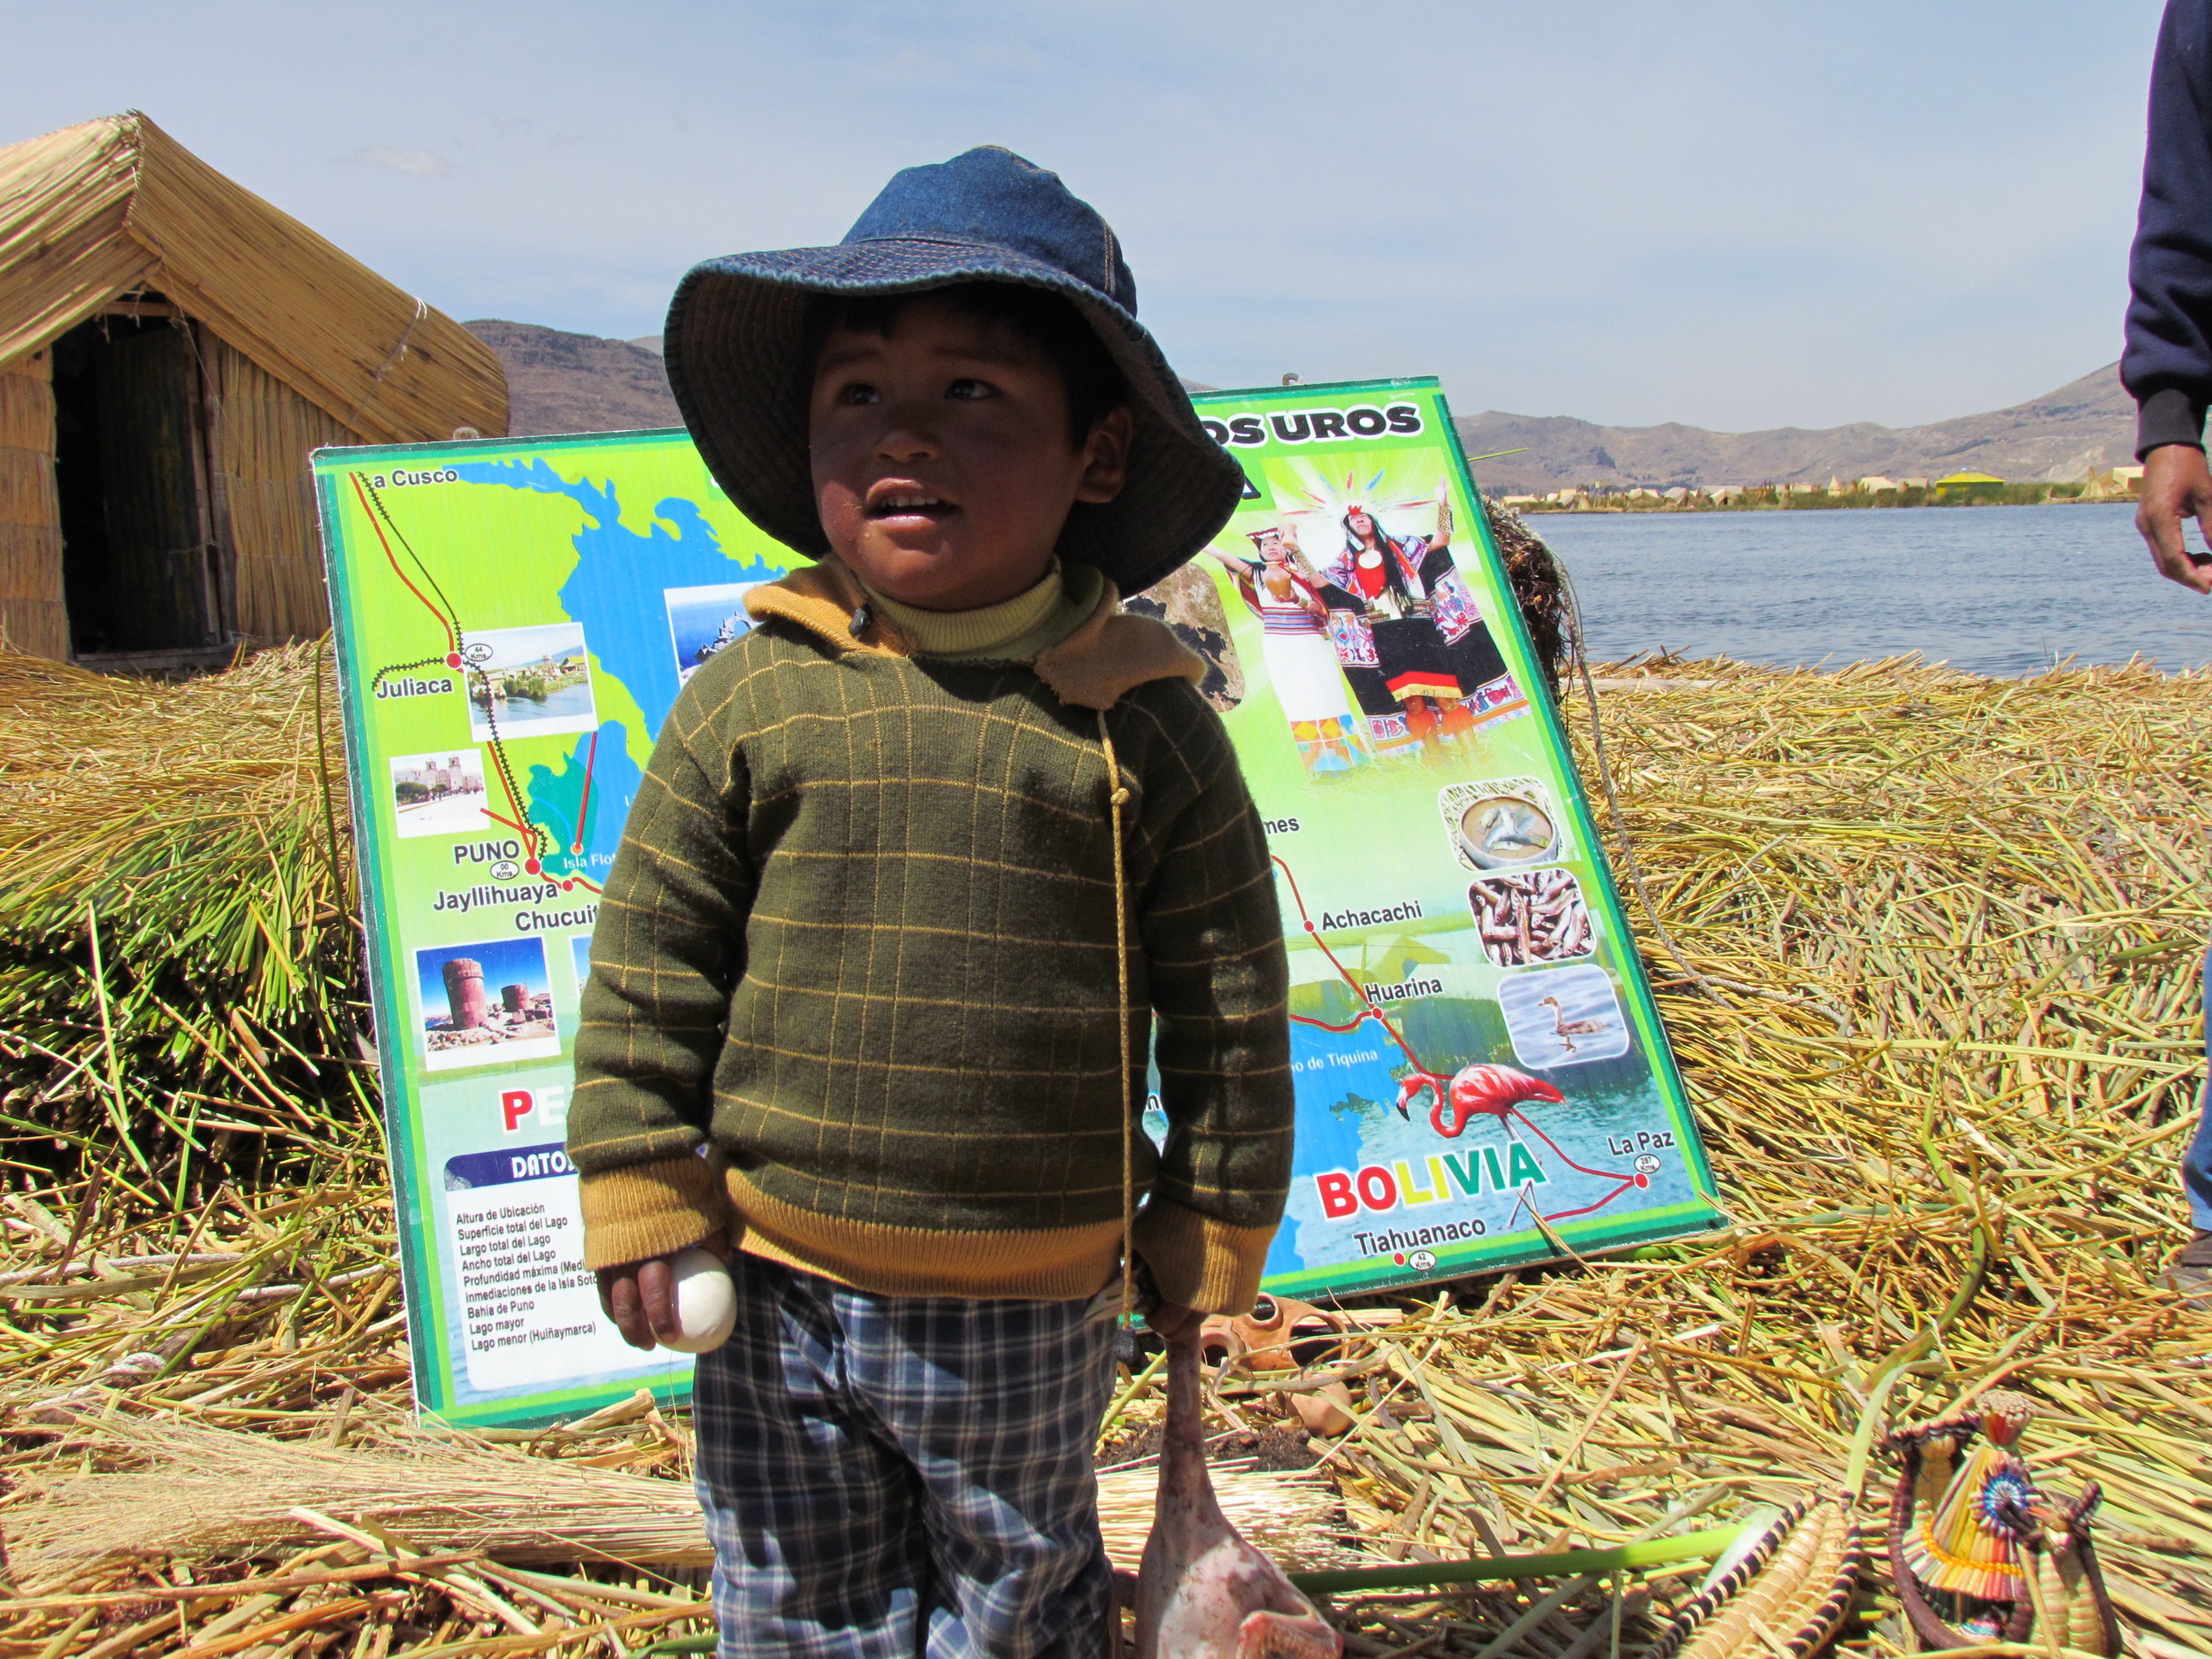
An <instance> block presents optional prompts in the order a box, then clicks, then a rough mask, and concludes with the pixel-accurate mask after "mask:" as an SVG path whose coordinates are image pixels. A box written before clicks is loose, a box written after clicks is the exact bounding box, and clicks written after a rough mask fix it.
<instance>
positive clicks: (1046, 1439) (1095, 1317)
mask: <svg viewBox="0 0 2212 1659" xmlns="http://www.w3.org/2000/svg"><path fill="white" fill-rule="evenodd" d="M730 1271H731V1274H732V1276H733V1278H734V1279H736V1281H737V1307H738V1319H737V1329H736V1331H735V1332H734V1333H733V1334H732V1336H731V1338H730V1340H729V1341H728V1342H726V1344H724V1345H723V1346H722V1347H721V1348H718V1349H716V1350H715V1351H714V1352H713V1353H711V1354H705V1355H702V1356H700V1359H699V1364H698V1371H697V1378H696V1381H695V1384H694V1391H693V1396H692V1400H693V1422H694V1425H695V1427H696V1429H697V1431H698V1436H699V1453H698V1463H697V1486H698V1491H699V1502H700V1505H701V1507H702V1508H703V1509H705V1511H706V1522H707V1535H708V1537H709V1538H710V1540H712V1541H713V1544H714V1562H715V1565H714V1616H715V1624H716V1625H717V1627H718V1630H719V1631H720V1646H719V1647H718V1654H719V1655H720V1659H739V1655H744V1656H745V1659H764V1656H766V1655H778V1656H779V1659H781V1656H782V1655H791V1656H792V1659H798V1656H799V1655H806V1656H807V1659H813V1656H814V1655H835V1656H836V1659H895V1656H896V1659H915V1656H916V1655H927V1659H1097V1655H1100V1654H1102V1652H1103V1649H1104V1638H1105V1617H1106V1603H1107V1596H1108V1590H1109V1586H1110V1571H1109V1569H1108V1566H1107V1562H1106V1551H1105V1546H1104V1545H1103V1543H1102V1541H1101V1540H1100V1538H1099V1531H1098V1505H1097V1483H1096V1481H1095V1479H1094V1477H1093V1475H1092V1471H1091V1446H1092V1442H1093V1440H1094V1437H1095V1436H1096V1434H1097V1432H1098V1423H1099V1418H1100V1417H1101V1416H1102V1414H1103V1413H1104V1411H1105V1409H1106V1401H1107V1398H1108V1395H1109V1394H1110V1390H1111V1387H1112V1382H1113V1358H1112V1356H1113V1331H1114V1327H1113V1321H1112V1318H1111V1317H1110V1315H1107V1316H1104V1317H1102V1316H1101V1315H1099V1314H1098V1313H1096V1312H1095V1311H1094V1304H1086V1303H1084V1302H975V1301H968V1300H965V1299H963V1298H959V1297H952V1296H874V1295H869V1294H865V1293H864V1292H861V1291H856V1290H849V1289H847V1288H846V1287H844V1286H841V1285H835V1284H832V1283H831V1282H830V1281H829V1280H827V1279H818V1278H816V1277H815V1276H814V1275H812V1274H809V1273H801V1272H796V1271H793V1270H791V1269H788V1268H785V1267H781V1266H779V1265H777V1264H776V1263H772V1262H764V1261H761V1260H759V1259H757V1258H756V1257H753V1256H738V1257H737V1259H736V1260H735V1261H733V1263H731V1265H730Z"/></svg>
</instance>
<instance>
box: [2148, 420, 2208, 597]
mask: <svg viewBox="0 0 2212 1659" xmlns="http://www.w3.org/2000/svg"><path fill="white" fill-rule="evenodd" d="M2187 518H2194V519H2195V520H2196V521H2197V527H2198V528H2199V529H2200V530H2201V531H2202V532H2203V533H2204V535H2205V539H2206V540H2207V541H2212V468H2208V466H2207V465H2205V459H2204V451H2203V450H2202V449H2197V448H2196V447H2195V446H2194V445H2192V444H2186V443H2162V444H2160V445H2159V446H2158V448H2156V449H2153V450H2152V451H2151V452H2150V453H2149V454H2148V455H2147V456H2145V457H2143V482H2142V505H2140V506H2139V507H2138V508H2137V509H2136V510H2135V527H2136V528H2137V529H2138V530H2139V531H2140V532H2142V535H2143V540H2144V541H2147V542H2148V543H2149V544H2150V549H2151V561H2152V563H2154V565H2157V566H2158V573H2159V574H2160V575H2161V576H2163V577H2165V578H2166V579H2167V580H2169V581H2176V582H2179V583H2180V584H2181V585H2182V586H2183V587H2184V588H2188V589H2190V590H2191V591H2192V592H2193V593H2200V594H2212V555H2208V554H2204V553H2192V552H2191V551H2190V550H2189V545H2188V542H2187V541H2186V539H2185V536H2184V534H2183V520H2184V519H2187Z"/></svg>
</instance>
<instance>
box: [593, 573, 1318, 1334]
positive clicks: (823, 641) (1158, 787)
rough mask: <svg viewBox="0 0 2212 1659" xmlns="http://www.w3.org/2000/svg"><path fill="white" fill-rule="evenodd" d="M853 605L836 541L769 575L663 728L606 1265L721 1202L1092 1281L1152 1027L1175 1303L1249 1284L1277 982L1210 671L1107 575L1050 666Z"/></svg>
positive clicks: (603, 1073) (822, 1264)
mask: <svg viewBox="0 0 2212 1659" xmlns="http://www.w3.org/2000/svg"><path fill="white" fill-rule="evenodd" d="M864 598H865V595H864V593H863V592H862V590H861V589H860V588H858V586H857V584H856V582H855V581H854V580H853V579H852V577H851V575H850V573H849V572H846V571H845V570H844V569H843V567H842V566H841V565H837V564H835V563H834V561H825V562H824V563H823V564H822V565H818V566H816V567H814V568H812V569H810V570H806V571H803V572H799V573H797V574H796V575H794V576H792V577H789V578H787V579H785V580H784V581H782V582H780V583H777V584H774V585H772V586H771V587H769V588H763V589H757V590H755V592H754V593H753V594H752V595H750V596H749V605H750V608H751V609H752V611H753V613H754V615H755V617H756V618H757V619H758V621H759V622H760V626H757V627H756V628H755V629H754V630H753V631H752V632H751V633H750V634H748V635H747V636H746V637H745V639H744V640H742V641H741V642H739V643H738V644H737V645H735V646H733V648H731V649H728V650H726V651H724V652H721V653H720V654H718V656H716V657H714V658H713V659H712V660H711V661H710V663H708V664H706V665H705V666H704V667H703V668H701V669H700V671H699V672H697V673H696V674H695V675H694V676H693V677H692V678H691V680H689V681H688V682H687V684H686V686H685V687H684V689H683V691H682V693H681V694H680V695H679V697H678V698H677V701H676V705H675V707H674V709H673V710H672V712H671V713H670V716H669V718H668V722H667V724H666V726H664V729H663V731H662V733H661V737H660V741H659V743H658V745H657V748H656V749H655V750H654V754H653V759H652V763H651V765H650V767H649V770H648V772H647V774H646V779H645V781H644V784H643V786H642V787H641V789H640V791H639V794H638V796H637V799H636V802H635V803H634V805H633V806H632V808H631V811H630V818H629V822H628V825H627V826H626V829H625V831H624V834H623V841H622V847H621V850H620V852H619V853H618V856H617V857H616V859H615V864H614V868H613V870H612V872H611V873H610V876H609V879H608V882H607V888H606V893H605V895H604V897H603V900H602V902H601V904H600V910H599V920H598V925H597V928H596V930H595V933H594V934H593V939H592V963H591V974H590V978H589V979H588V982H587V984H586V986H585V989H584V996H583V1020H582V1027H581V1029H580V1032H579V1033H578V1036H577V1041H576V1073H577V1087H576V1091H575V1094H574V1096H573V1099H572V1105H571V1109H570V1114H569V1152H570V1156H572V1158H573V1160H574V1161H575V1163H576V1164H577V1166H578V1168H579V1169H580V1171H582V1174H583V1181H582V1192H583V1207H584V1219H585V1250H586V1260H587V1262H588V1263H589V1264H591V1265H592V1266H594V1267H599V1266H608V1265H613V1264H617V1263H623V1262H629V1261H636V1260H640V1259H642V1258H643V1257H646V1256H657V1255H662V1254H664V1253H665V1252H667V1251H670V1250H674V1249H680V1248H683V1247H684V1246H686V1245H688V1244H692V1243H695V1242H696V1241H697V1240H700V1239H702V1238H703V1237H705V1236H706V1234H707V1233H710V1232H711V1231H712V1230H713V1229H714V1228H716V1227H718V1226H726V1227H728V1228H729V1229H730V1231H731V1233H732V1236H733V1239H735V1240H736V1241H737V1242H738V1244H739V1248H742V1249H745V1250H748V1251H749V1252H751V1253H753V1254H755V1255H757V1256H764V1257H767V1258H769V1259H771V1260H775V1261H780V1262H783V1263H788V1264H790V1265H793V1266H795V1267H798V1268H801V1269H803V1270H805V1271H810V1272H814V1273H819V1274H823V1275H825V1276H826V1277H828V1278H831V1279H837V1280H839V1281H841V1282H842V1283H846V1284H849V1285H853V1286H857V1287H859V1288H862V1289H865V1290H870V1291H874V1292H878V1293H881V1294H950V1295H965V1296H979V1297H989V1296H1007V1297H1039V1298H1073V1297H1078V1296H1087V1295H1089V1294H1093V1293H1094V1292H1095V1291H1097V1290H1098V1289H1099V1288H1101V1287H1102V1286H1103V1285H1104V1284H1106V1283H1107V1282H1108V1281H1109V1280H1110V1279H1111V1277H1112V1275H1113V1272H1114V1270H1115V1267H1116V1265H1117V1263H1118V1255H1119V1245H1120V1236H1121V1225H1122V1185H1121V1159H1122V1147H1123V1124H1124V1117H1125V1114H1135V1113H1137V1112H1140V1111H1141V1110H1142V1105H1143V1098H1142V1097H1143V1094H1144V1072H1143V1056H1144V1055H1145V1053H1146V1041H1147V1038H1148V1035H1151V1036H1152V1039H1153V1047H1152V1054H1153V1057H1154V1059H1155V1061H1156V1064H1157V1066H1158V1069H1159V1076H1160V1091H1161V1102H1162V1105H1163V1108H1164V1110H1165V1112H1166V1115H1167V1118H1168V1121H1169V1124H1170V1133H1169V1135H1168V1138H1167V1146H1166V1150H1165V1152H1164V1155H1156V1154H1155V1152H1154V1149H1153V1147H1152V1143H1151V1141H1149V1139H1148V1137H1146V1136H1145V1135H1144V1134H1143V1133H1136V1134H1135V1135H1134V1136H1133V1137H1132V1139H1133V1145H1134V1150H1135V1156H1136V1166H1135V1174H1136V1182H1137V1190H1138V1192H1139V1193H1140V1194H1147V1195H1148V1196H1147V1197H1146V1202H1145V1203H1144V1207H1143V1209H1142V1210H1141V1214H1140V1216H1139V1217H1138V1221H1137V1225H1136V1231H1135V1240H1136V1250H1137V1253H1138V1254H1139V1255H1140V1256H1142V1257H1143V1258H1144V1260H1145V1261H1146V1263H1147V1264H1148V1266H1149V1267H1150V1268H1151V1270H1152V1271H1153V1273H1154V1275H1155V1277H1156V1279H1157V1281H1158V1284H1159V1287H1160V1290H1161V1292H1162V1294H1164V1295H1165V1296H1167V1297H1168V1298H1169V1299H1170V1300H1171V1301H1174V1302H1181V1303H1184V1304H1186V1305H1189V1306H1194V1307H1198V1308H1201V1309H1204V1310H1225V1309H1241V1308H1244V1307H1248V1306H1249V1305H1250V1304H1251V1302H1252V1301H1253V1299H1254V1297H1255V1296H1256V1294H1257V1290H1258V1284H1259V1275H1260V1267H1261V1263H1262V1262H1263V1258H1264V1256H1265V1254H1266V1249H1267V1245H1268V1242H1269V1240H1271V1237H1272V1236H1273V1233H1274V1231H1275V1226H1276V1223H1277V1222H1278V1220H1279V1218H1280V1217H1281V1214H1282V1208H1283V1201H1284V1197H1285V1194H1286V1187H1287V1183H1288V1179H1289V1172H1290V1154H1291V1119H1292V1105H1291V1084H1290V1073H1289V1026H1288V1023H1287V1020H1286V1008H1285V998H1286V977H1287V976H1286V964H1285V958H1284V952H1283V938H1282V928H1281V921H1280V918H1279V914H1278V911H1277V909H1276V902H1275V888H1274V882H1273V878H1272V875H1271V872H1270V870H1269V866H1268V856H1267V850H1266V845H1265V842H1264V841H1263V837H1262V833H1261V830H1260V825H1259V821H1258V818H1257V816H1256V813H1255V811H1254V810H1253V807H1252V803H1251V800H1250V797H1249V796H1248V795H1247V793H1246V791H1245V787H1244V782H1243V779H1242V776H1241V775H1240V772H1238V769H1237V764H1236V758H1235V756H1234V753H1233V750H1232V749H1231V748H1230V745H1229V741H1228V738H1227V734H1226V733H1225V732H1224V731H1223V729H1222V726H1221V722H1220V719H1219V718H1218V717H1217V716H1216V715H1215V714H1214V712H1213V711H1212V710H1210V708H1208V707H1207V705H1206V703H1204V701H1203V700H1202V699H1201V698H1200V696H1199V695H1198V694H1197V692H1196V690H1195V689H1194V686H1193V684H1192V683H1191V682H1192V681H1193V680H1195V679H1196V678H1198V676H1199V674H1200V673H1201V672H1202V665H1201V664H1199V663H1198V661H1197V659H1196V658H1195V657H1193V656H1191V654H1190V653H1189V652H1188V651H1187V650H1185V649H1184V648H1183V647H1182V646H1181V645H1180V644H1179V642H1178V641H1176V640H1175V639H1174V636H1173V635H1172V634H1170V633H1168V631H1167V630H1166V629H1165V628H1164V627H1162V626H1160V625H1159V624H1157V623H1156V622H1153V621H1150V620H1149V619H1148V618H1141V617H1133V616H1127V615H1124V614H1122V613H1121V611H1120V609H1119V604H1118V595H1116V594H1115V593H1114V592H1113V590H1112V588H1111V586H1110V585H1108V586H1107V588H1105V591H1104V592H1103V593H1102V594H1101V595H1100V597H1099V601H1098V603H1097V606H1096V608H1095V610H1094V611H1093V612H1092V613H1091V615H1090V617H1089V618H1088V620H1087V621H1085V622H1084V623H1082V624H1081V626H1079V627H1077V628H1076V630H1075V632H1074V633H1073V634H1071V635H1070V636H1069V637H1068V638H1066V639H1065V640H1064V641H1061V642H1060V643H1059V644H1057V645H1055V646H1053V647H1052V648H1051V649H1048V650H1046V651H1044V652H1042V653H1041V654H1040V655H1039V656H1038V657H1037V658H1036V659H1035V660H1034V662H1033V663H1031V664H1018V663H991V662H983V663H973V662H966V661H953V660H949V659H943V658H933V657H916V656H914V655H912V654H911V641H910V640H908V639H906V638H904V637H903V636H902V635H901V634H899V632H898V631H897V630H896V628H895V626H893V625H891V624H889V623H887V622H886V621H884V620H882V619H880V618H878V619H875V620H872V621H868V622H866V623H865V624H864V626H863V630H862V633H861V634H858V635H855V634H853V633H852V632H851V626H852V619H853V618H854V613H855V612H856V610H858V609H859V607H860V605H861V603H862V602H863V601H864ZM1101 711H1102V712H1101ZM1101 719H1103V722H1104V724H1105V727H1106V730H1107V732H1108V733H1109V734H1110V740H1111V742H1112V744H1113V748H1114V750H1115V755H1116V757H1117V760H1118V766H1119V770H1120V773H1121V777H1122V781H1123V784H1124V786H1125V787H1126V788H1128V789H1129V791H1130V792H1131V798H1130V800H1129V801H1128V803H1126V805H1125V807H1124V809H1123V823H1124V834H1123V842H1124V856H1125V891H1126V895H1127V901H1128V916H1129V944H1128V949H1129V956H1130V962H1129V966H1130V1002H1131V1019H1130V1032H1131V1041H1132V1044H1133V1054H1134V1055H1135V1056H1136V1061H1135V1076H1134V1078H1133V1087H1132V1088H1131V1090H1130V1092H1129V1094H1127V1095H1126V1096H1125V1095H1124V1093H1123V1083H1124V1079H1123V1075H1122V1064H1121V1044H1120V1041H1119V1034H1118V1032H1117V1030H1116V1013H1117V1008H1118V987H1117V976H1116V944H1115V933H1116V910H1115V885H1114V866H1113V847H1112V842H1111V836H1110V828H1109V823H1110V815H1109V808H1108V793H1109V792H1108V785H1107V765H1106V757H1105V753H1104V750H1103V749H1102V744H1101V741H1100V729H1099V728H1100V722H1101Z"/></svg>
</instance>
